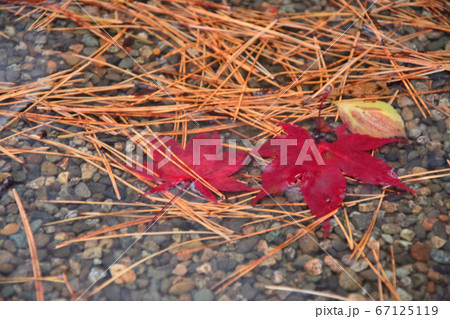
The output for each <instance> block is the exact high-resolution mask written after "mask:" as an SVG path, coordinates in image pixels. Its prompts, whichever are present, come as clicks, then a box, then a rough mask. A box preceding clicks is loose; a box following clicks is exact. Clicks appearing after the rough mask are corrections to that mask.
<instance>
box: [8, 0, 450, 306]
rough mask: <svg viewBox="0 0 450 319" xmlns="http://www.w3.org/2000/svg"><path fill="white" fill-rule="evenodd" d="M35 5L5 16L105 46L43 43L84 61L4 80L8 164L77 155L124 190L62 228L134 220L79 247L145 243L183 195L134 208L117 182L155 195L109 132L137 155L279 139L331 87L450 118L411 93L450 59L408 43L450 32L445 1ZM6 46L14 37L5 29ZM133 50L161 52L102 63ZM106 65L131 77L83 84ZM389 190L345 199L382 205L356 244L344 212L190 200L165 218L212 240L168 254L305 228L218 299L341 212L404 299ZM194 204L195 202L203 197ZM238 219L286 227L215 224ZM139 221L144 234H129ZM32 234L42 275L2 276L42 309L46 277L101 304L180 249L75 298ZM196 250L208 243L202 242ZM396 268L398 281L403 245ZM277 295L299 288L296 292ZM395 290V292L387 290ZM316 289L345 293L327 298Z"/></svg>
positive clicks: (359, 249)
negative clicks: (108, 291) (382, 239)
mask: <svg viewBox="0 0 450 319" xmlns="http://www.w3.org/2000/svg"><path fill="white" fill-rule="evenodd" d="M26 2H27V3H20V2H19V3H11V2H10V3H3V4H1V5H0V9H1V10H6V11H8V12H9V13H10V14H11V15H12V17H13V20H14V22H18V21H21V20H23V19H29V18H33V19H35V21H34V23H33V24H32V25H30V26H29V28H28V30H27V32H34V31H36V30H46V31H47V32H50V33H66V32H80V31H83V32H90V33H91V34H92V35H93V36H95V37H97V38H98V39H100V42H99V43H100V46H99V47H98V49H97V50H95V52H93V53H92V54H91V55H89V56H85V55H83V54H82V53H80V52H76V51H75V50H69V51H65V52H61V51H57V50H50V49H47V48H46V47H45V46H44V47H36V48H35V51H36V52H37V53H38V54H42V55H43V56H47V57H49V58H53V57H56V58H60V57H61V56H63V55H66V56H67V55H70V56H72V57H76V58H78V59H79V62H78V63H76V64H75V65H73V66H72V67H71V68H67V69H65V70H62V71H59V72H56V73H53V74H51V75H48V76H47V77H45V78H41V79H39V80H36V81H33V82H31V83H26V84H16V83H0V115H1V116H2V117H5V118H7V119H8V121H6V123H5V124H4V125H3V127H2V128H1V130H2V131H5V130H6V131H8V134H7V137H4V138H2V139H1V140H0V152H1V155H3V156H8V157H10V158H11V160H13V161H17V162H19V163H20V164H22V165H24V166H25V167H26V163H25V161H24V160H23V157H22V155H23V154H25V153H37V154H55V155H61V156H63V157H64V158H65V159H64V160H63V161H62V162H61V163H60V164H61V165H60V167H61V168H63V169H65V168H64V167H67V162H68V159H70V158H79V159H82V160H83V161H85V162H86V163H89V164H91V165H93V166H94V167H96V168H97V169H98V170H99V171H100V172H103V173H104V174H107V175H108V176H109V179H110V181H111V186H112V189H113V190H114V192H115V194H116V200H115V202H112V203H111V205H113V206H123V207H126V208H125V209H124V210H121V211H115V212H112V213H99V212H90V213H85V214H83V215H84V216H79V217H75V218H71V219H65V220H63V221H58V222H55V223H52V224H56V223H68V222H73V221H75V220H80V219H90V218H103V217H106V216H115V217H121V218H123V219H124V220H125V221H124V222H123V223H120V224H118V225H115V226H111V227H107V226H105V227H103V228H101V229H99V230H97V231H94V232H90V233H88V234H86V235H83V236H80V237H77V238H74V239H70V240H67V241H65V242H63V243H62V244H60V245H59V246H58V247H57V248H59V247H63V246H66V245H70V244H73V243H79V242H85V241H90V240H101V239H106V238H113V239H116V238H119V237H126V236H130V237H135V238H140V236H142V235H154V234H160V233H158V232H155V233H152V230H151V229H150V230H149V231H148V232H147V233H145V234H143V233H142V230H145V225H146V223H148V222H149V221H150V220H151V219H152V218H153V216H154V215H155V214H157V213H158V212H159V211H160V210H161V209H163V207H164V206H165V205H166V204H167V203H168V202H169V201H170V200H171V199H172V197H173V194H171V193H169V192H166V193H163V194H162V195H155V194H150V195H146V196H145V197H146V198H147V199H148V201H145V203H144V201H138V202H130V203H127V202H124V201H123V198H122V196H121V194H120V192H119V187H118V185H120V184H122V185H125V186H126V187H129V188H131V189H133V190H134V191H136V192H137V193H144V192H145V189H140V188H139V187H137V186H136V183H135V182H133V180H129V179H127V178H124V176H129V175H125V174H124V172H123V171H124V167H123V166H122V165H120V164H124V163H126V161H127V160H130V158H129V157H127V154H126V152H125V150H124V149H122V150H118V149H116V148H115V147H114V145H110V144H109V143H108V142H107V141H105V139H104V138H103V137H104V136H114V137H117V136H119V137H123V138H126V139H128V140H133V141H136V137H137V138H139V143H136V147H137V148H139V147H140V148H143V150H144V151H145V147H146V145H145V140H146V138H150V137H154V136H155V134H156V133H159V134H161V135H168V136H172V137H176V138H179V139H180V140H181V142H182V145H185V144H186V141H187V140H188V138H189V136H190V134H196V133H200V132H206V131H215V130H219V131H221V132H222V133H223V132H231V133H233V134H236V135H237V136H240V137H242V138H245V139H248V140H250V141H252V143H254V144H256V143H257V142H258V141H259V140H261V139H263V138H268V137H271V136H274V135H275V134H278V133H279V127H278V125H277V122H279V121H283V122H291V123H301V124H302V125H303V123H308V119H313V118H316V117H317V115H318V105H319V102H320V97H321V94H322V93H323V90H324V89H325V88H326V87H328V86H331V87H332V88H333V89H332V93H331V96H330V97H331V98H332V99H334V100H341V99H343V98H346V99H352V98H353V99H361V98H364V99H365V100H385V101H388V102H392V101H393V100H394V99H396V98H399V97H402V96H409V97H411V98H412V99H413V101H414V102H415V105H416V106H417V107H418V108H419V110H420V112H421V114H422V116H423V117H424V118H427V117H430V116H431V110H432V109H435V110H437V111H439V112H442V113H444V114H446V115H450V110H449V109H448V108H447V107H446V106H445V105H443V104H439V105H434V104H433V103H431V102H430V101H428V100H426V99H424V95H427V94H438V93H442V92H444V91H446V90H445V89H442V90H434V91H425V92H417V90H416V89H415V88H414V86H413V84H412V81H415V80H425V81H426V80H427V79H429V76H430V75H431V74H434V73H439V72H444V71H449V70H450V62H449V60H450V52H448V51H435V52H418V51H417V50H415V49H414V48H413V47H412V46H411V45H410V43H411V42H410V41H411V40H413V39H414V38H417V37H420V36H423V35H426V34H427V33H429V32H432V31H436V30H438V31H444V32H450V26H449V20H448V7H446V4H445V3H444V2H439V1H419V0H416V1H410V2H407V3H405V2H392V1H387V0H379V1H377V2H376V5H373V6H372V5H371V3H367V2H364V1H362V2H361V1H359V0H357V1H343V0H335V1H330V4H331V5H332V6H333V8H334V10H332V11H324V12H307V13H293V14H277V12H276V10H273V8H272V7H270V6H266V7H263V8H261V11H252V10H246V9H242V8H231V7H229V6H227V5H225V4H217V3H213V2H204V1H188V0H175V1H154V2H152V3H142V2H131V1H104V0H94V1H91V0H90V1H81V0H80V1H76V2H75V1H62V2H52V1H50V2H48V1H47V2H43V3H36V2H39V1H26ZM86 6H96V7H98V8H100V11H97V12H102V14H100V15H99V16H94V15H93V13H92V12H93V10H90V12H89V11H87V10H86V9H85V7H86ZM369 6H370V8H369ZM368 8H369V9H368ZM417 10H424V11H425V12H427V13H428V14H427V15H420V14H418V11H417ZM445 12H447V14H446V13H445ZM58 20H59V21H60V20H70V21H71V22H72V23H70V24H68V26H66V27H57V26H56V25H57V24H56V23H55V21H58ZM407 26H411V27H414V28H416V29H417V30H419V31H418V32H417V33H415V34H408V35H401V34H399V32H395V31H394V30H400V29H402V28H404V27H407ZM144 35H145V36H144ZM0 37H3V38H4V40H12V39H11V38H10V37H9V36H8V35H6V34H4V33H2V32H0ZM134 42H140V43H142V44H144V45H146V46H150V47H153V48H154V49H153V50H152V52H151V53H148V55H149V56H153V57H154V59H153V61H151V62H146V60H145V59H143V58H139V56H137V57H136V55H133V56H134V57H133V60H134V62H135V64H134V67H133V68H131V69H123V68H121V67H119V66H118V65H116V64H114V63H108V61H107V59H105V57H104V54H105V53H107V52H110V51H111V48H112V47H117V48H119V52H118V54H119V55H120V56H121V57H122V58H126V57H132V50H133V49H132V44H133V43H134ZM139 54H142V52H139ZM107 70H115V71H116V72H119V73H121V75H122V79H123V80H122V81H120V82H118V83H116V84H113V85H105V86H102V85H96V86H92V85H91V86H85V85H84V84H85V83H86V79H85V78H84V76H85V75H86V74H89V73H90V74H92V73H94V74H99V75H100V76H103V75H105V74H106V72H107ZM392 88H394V89H395V93H394V94H392V93H391V89H392ZM447 91H448V89H447ZM111 92H114V93H113V94H111ZM322 116H324V117H326V118H329V121H332V120H334V119H335V118H336V117H337V114H336V108H335V107H334V106H333V104H331V103H327V105H326V107H325V109H324V110H322ZM18 121H26V122H27V123H29V126H28V127H27V128H25V129H20V130H18V129H16V127H17V126H16V125H17V122H18ZM305 125H308V124H305ZM69 128H74V129H69ZM40 129H41V130H51V131H53V138H50V137H48V138H42V136H41V135H40V134H39V133H38V132H39V130H40ZM249 132H251V133H249ZM250 134H251V136H248V135H250ZM17 137H20V138H22V139H30V140H35V141H40V143H41V144H42V147H41V148H37V149H36V148H33V149H21V148H17V147H14V145H12V143H9V141H10V140H11V139H14V138H17ZM74 138H78V139H81V140H83V141H84V142H85V143H86V144H88V145H90V147H84V148H77V147H76V146H71V145H70V143H69V141H70V140H72V139H74ZM143 143H144V144H143ZM2 145H7V146H2ZM237 147H238V148H240V149H246V148H245V147H243V146H237ZM131 160H136V159H135V158H133V159H131ZM449 175H450V170H448V169H443V170H438V171H428V172H423V173H418V174H412V175H407V176H402V177H401V178H402V180H403V182H406V183H409V182H415V181H420V180H425V179H431V178H438V177H442V176H449ZM240 177H241V178H243V179H245V178H249V177H251V176H249V175H248V174H241V176H240ZM253 178H257V177H255V176H253ZM147 183H148V184H149V186H150V187H154V186H155V185H154V184H152V183H151V182H147ZM213 191H215V192H216V193H217V191H216V190H213ZM389 192H392V191H391V190H389V189H388V188H387V189H383V192H382V194H377V195H373V194H348V197H347V198H352V196H353V198H355V196H357V197H356V198H357V199H356V200H349V201H346V202H345V207H346V208H347V207H351V206H353V205H356V204H359V203H363V202H370V201H373V200H377V201H378V206H377V208H376V210H375V211H374V216H373V220H372V223H371V225H370V227H369V229H368V230H367V231H366V233H365V234H364V236H363V237H362V238H358V239H355V238H354V237H353V234H352V229H351V225H350V222H349V218H348V215H347V209H346V208H344V213H343V214H342V216H341V217H337V216H336V211H335V212H332V213H330V214H329V215H328V216H324V217H323V218H321V219H320V220H316V219H315V218H314V217H311V215H310V214H309V211H308V210H307V207H306V205H304V203H296V204H288V203H283V204H275V203H274V204H264V205H262V206H261V207H262V208H258V209H255V208H253V207H252V206H250V202H251V199H252V197H251V196H249V194H244V195H237V196H233V197H229V198H228V199H221V200H219V201H218V203H210V202H207V203H204V202H203V203H202V202H195V201H190V200H187V199H184V198H182V197H181V198H179V199H178V200H176V201H174V202H173V204H172V205H171V206H170V207H169V208H168V209H167V211H166V212H165V214H164V215H163V216H162V217H161V220H160V221H163V220H164V219H170V218H179V217H181V218H184V219H187V220H190V221H192V222H194V223H197V224H199V225H201V226H202V227H203V228H204V231H201V232H200V231H199V232H197V233H198V235H199V236H198V239H193V240H191V241H188V242H181V243H179V244H177V245H178V246H179V247H178V248H179V249H178V248H177V247H174V246H171V247H170V249H172V250H173V249H174V248H177V249H178V250H177V251H178V254H183V253H192V252H194V251H198V250H202V249H204V248H205V247H211V246H218V245H222V244H225V243H230V242H236V241H238V240H240V239H243V238H247V237H251V236H256V235H261V234H264V233H268V232H270V231H273V230H276V229H281V228H285V227H289V226H295V227H298V226H300V225H301V227H298V231H297V232H296V233H295V234H293V235H292V236H288V237H287V238H286V240H285V241H284V243H283V244H281V245H279V246H278V247H275V248H273V249H271V250H269V251H267V252H266V254H265V255H264V256H263V257H261V258H260V259H258V260H255V261H253V262H251V263H250V264H247V265H243V266H242V267H238V270H237V271H236V272H235V273H233V274H232V275H231V276H229V277H227V278H225V279H224V280H222V281H221V282H219V283H218V284H217V285H216V286H215V287H214V288H215V289H216V291H220V290H222V289H224V288H226V287H227V286H229V285H230V284H231V283H233V282H235V281H237V280H238V279H239V278H241V277H242V276H244V275H245V274H247V273H248V272H250V271H251V270H253V269H254V268H255V267H257V266H258V265H260V264H261V263H262V262H263V261H265V260H267V259H269V258H273V256H274V254H276V253H277V252H278V251H280V250H282V249H283V248H285V247H287V246H289V245H290V244H291V243H293V242H295V241H296V240H298V239H299V238H301V237H302V236H305V235H307V234H308V233H310V232H313V231H315V229H316V228H317V226H319V225H320V222H321V221H323V220H324V219H325V218H329V217H331V218H334V220H335V221H336V224H337V227H339V228H341V230H342V232H343V233H344V234H345V237H346V239H347V243H348V247H349V248H350V249H351V250H352V251H353V255H352V258H353V259H354V260H357V259H358V258H363V259H364V260H366V262H367V263H368V264H369V266H370V268H371V269H372V270H373V271H374V272H375V273H376V274H377V276H378V278H379V285H378V288H379V293H378V296H379V297H380V299H383V296H389V295H390V297H389V298H393V299H396V300H399V299H400V298H399V296H398V294H397V292H396V282H395V276H394V280H393V281H392V279H390V278H388V276H387V275H386V272H385V270H384V269H383V268H382V267H381V264H380V262H379V259H378V256H379V249H380V247H379V243H378V242H377V241H376V240H375V239H374V238H373V237H371V231H372V229H373V227H374V224H375V220H376V218H377V214H378V211H379V210H380V207H381V204H382V202H383V200H384V198H385V197H386V196H387V194H389ZM189 193H191V192H189ZM190 195H191V197H192V196H197V195H196V194H194V193H191V194H190ZM14 198H15V199H16V202H17V204H18V206H19V210H20V213H21V216H22V218H23V224H24V226H26V225H28V222H27V218H26V213H25V211H24V207H23V205H22V204H21V200H20V196H19V194H18V193H17V192H16V191H15V190H14ZM47 202H52V203H59V204H63V205H67V204H89V205H99V204H103V202H84V201H81V202H74V201H63V200H58V201H56V200H51V201H47ZM129 207H135V208H132V209H130V208H129ZM212 217H214V218H212ZM230 218H244V219H250V220H251V222H249V223H247V224H244V225H243V226H250V225H253V226H254V225H257V224H260V223H264V222H270V221H277V222H278V223H279V225H280V226H277V227H274V228H268V229H267V228H264V229H262V230H259V231H257V230H255V228H253V231H251V232H248V233H245V234H241V233H236V232H235V231H233V230H231V229H228V228H227V227H224V226H223V225H221V224H220V223H218V222H216V221H217V219H219V220H222V219H230ZM136 225H139V227H138V230H141V231H138V232H132V233H126V232H125V233H120V232H118V231H119V230H121V229H126V228H129V227H131V226H136ZM143 227H144V228H143ZM25 228H26V227H25ZM250 229H251V228H250ZM258 229H259V228H258ZM26 233H27V236H28V239H29V243H30V247H31V248H30V251H31V258H32V259H33V270H34V276H33V277H32V278H12V279H3V278H2V282H3V283H11V282H25V281H30V280H31V281H32V280H34V281H35V283H36V295H37V299H39V300H43V299H44V295H43V291H42V286H41V284H40V283H41V281H45V280H47V281H53V282H65V283H66V285H67V287H68V289H69V291H70V293H71V294H72V297H73V298H74V299H78V298H79V297H80V294H81V293H83V298H89V297H90V296H92V295H94V294H96V293H98V292H99V291H100V290H102V289H103V288H105V287H106V286H107V285H109V284H111V283H112V282H114V280H115V279H117V278H118V277H119V276H120V275H121V274H124V273H125V272H126V271H128V270H129V269H131V268H134V267H136V266H137V265H139V264H142V263H144V262H145V261H147V260H149V259H151V258H154V257H156V256H158V255H161V254H163V253H164V252H166V251H167V250H168V249H169V248H167V249H161V250H160V251H158V252H157V253H154V254H152V255H149V256H147V257H145V258H143V259H141V260H139V261H137V262H135V263H134V264H131V265H129V266H128V267H127V268H126V269H124V270H123V271H122V272H121V273H119V274H118V275H117V276H115V277H113V278H110V279H108V280H106V281H103V282H102V284H101V285H97V286H96V287H94V288H93V289H91V290H90V291H89V292H87V293H86V294H84V292H83V291H80V292H74V291H73V290H72V289H71V287H70V285H69V284H68V280H67V276H66V275H65V274H62V277H42V276H41V272H40V269H39V261H38V260H37V254H36V248H35V247H34V241H33V234H32V232H31V231H30V230H28V231H27V232H26ZM168 233H171V232H168ZM200 235H201V236H200ZM205 241H208V242H211V241H214V244H208V245H205V244H204V242H205ZM192 242H196V243H197V244H196V245H194V246H192ZM183 246H184V247H183ZM185 247H195V248H187V249H185ZM369 252H372V253H373V256H375V259H376V262H375V263H372V262H371V261H370V260H369V259H368V258H367V255H368V253H369ZM391 262H392V267H394V269H393V272H394V273H395V258H394V254H393V250H392V254H391ZM268 288H270V289H284V290H288V291H294V290H292V289H291V288H280V287H268ZM290 289H291V290H290ZM385 289H387V291H388V292H389V294H386V291H384V290H385ZM308 293H315V292H308ZM316 294H318V295H321V296H325V297H330V298H341V299H346V298H347V297H345V296H344V297H342V296H340V297H339V296H333V295H330V294H327V293H324V292H316Z"/></svg>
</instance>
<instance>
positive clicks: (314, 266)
mask: <svg viewBox="0 0 450 319" xmlns="http://www.w3.org/2000/svg"><path fill="white" fill-rule="evenodd" d="M305 271H306V272H307V274H308V275H311V276H318V275H320V274H321V273H322V271H323V266H322V261H321V260H320V259H318V258H313V259H311V260H308V261H307V262H306V264H305Z"/></svg>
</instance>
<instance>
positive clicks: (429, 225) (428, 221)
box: [422, 217, 436, 231]
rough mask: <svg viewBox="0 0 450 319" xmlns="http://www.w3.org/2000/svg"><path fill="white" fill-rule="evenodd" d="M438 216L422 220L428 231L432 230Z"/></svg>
mask: <svg viewBox="0 0 450 319" xmlns="http://www.w3.org/2000/svg"><path fill="white" fill-rule="evenodd" d="M435 222H436V218H429V217H427V218H425V219H424V220H423V222H422V226H423V228H424V229H425V230H426V231H430V230H431V229H432V228H433V225H434V223H435Z"/></svg>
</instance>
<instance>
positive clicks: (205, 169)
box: [128, 132, 255, 201]
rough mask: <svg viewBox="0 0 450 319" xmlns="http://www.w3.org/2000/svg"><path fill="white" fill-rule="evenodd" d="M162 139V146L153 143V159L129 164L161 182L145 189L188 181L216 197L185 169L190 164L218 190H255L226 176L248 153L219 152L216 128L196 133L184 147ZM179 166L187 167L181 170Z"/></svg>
mask: <svg viewBox="0 0 450 319" xmlns="http://www.w3.org/2000/svg"><path fill="white" fill-rule="evenodd" d="M163 143H164V145H165V146H164V145H163V144H161V143H154V144H153V148H154V150H151V151H150V153H151V154H152V157H153V162H146V163H143V164H142V166H141V165H134V166H133V167H128V168H129V169H130V170H131V171H132V172H134V173H135V174H137V175H139V176H140V177H141V178H144V179H147V180H150V181H153V182H163V183H162V184H160V185H158V186H157V187H155V188H153V189H152V190H151V191H150V192H148V193H157V192H162V191H165V190H168V189H169V188H171V187H174V186H175V185H177V184H178V183H180V182H188V181H189V182H193V184H194V186H195V187H196V188H197V190H198V191H199V192H200V193H201V194H203V195H204V196H205V197H206V198H208V199H210V200H212V201H216V199H215V197H214V194H213V193H212V192H211V191H210V190H209V188H208V187H206V186H205V185H204V184H202V182H201V181H200V180H199V179H198V178H196V177H195V176H192V175H190V174H189V173H187V172H186V171H189V168H190V169H191V170H193V171H194V172H195V173H196V174H197V175H199V176H201V177H202V178H203V179H204V180H205V181H206V182H208V183H209V184H210V185H212V186H213V187H214V188H215V189H217V190H219V191H226V192H240V191H254V190H255V189H254V188H251V187H248V186H246V185H244V184H243V183H241V182H238V181H237V180H235V179H233V178H231V177H229V176H230V175H232V174H234V173H236V172H237V171H238V170H239V169H241V167H242V166H243V165H244V163H245V160H246V158H247V157H248V154H247V153H245V152H229V151H227V152H221V153H219V152H218V151H219V149H220V147H221V145H222V141H221V139H220V136H219V134H218V133H217V132H214V133H200V134H198V135H196V136H195V137H194V138H192V139H191V140H190V141H189V142H188V143H187V144H186V148H185V149H183V148H182V147H181V145H180V144H178V142H177V141H175V140H173V139H171V138H168V137H164V139H163ZM167 149H170V151H167ZM158 150H159V151H161V152H162V153H163V154H165V155H166V156H164V155H163V154H162V153H160V152H159V151H158ZM172 155H174V156H172ZM177 164H178V165H177ZM180 167H184V168H186V167H188V168H187V169H185V170H183V169H182V168H180Z"/></svg>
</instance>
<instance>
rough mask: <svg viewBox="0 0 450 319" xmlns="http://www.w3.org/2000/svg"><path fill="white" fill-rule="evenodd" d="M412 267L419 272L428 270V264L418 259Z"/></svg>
mask: <svg viewBox="0 0 450 319" xmlns="http://www.w3.org/2000/svg"><path fill="white" fill-rule="evenodd" d="M414 269H416V270H417V271H418V272H421V273H424V274H425V273H427V272H428V266H427V264H426V263H423V262H421V261H418V262H416V263H415V264H414Z"/></svg>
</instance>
